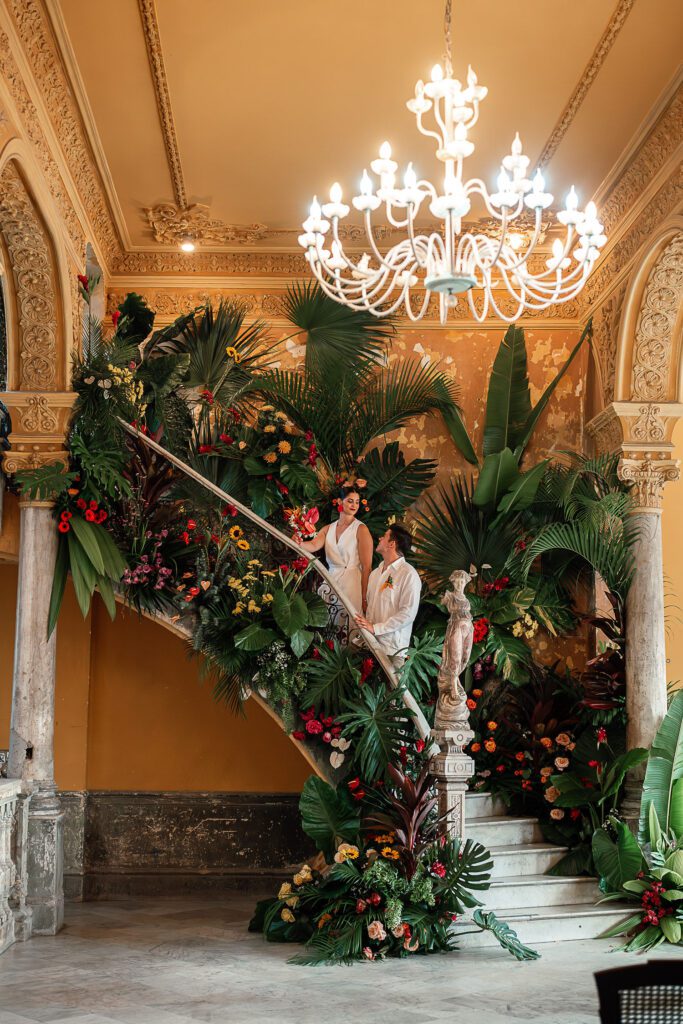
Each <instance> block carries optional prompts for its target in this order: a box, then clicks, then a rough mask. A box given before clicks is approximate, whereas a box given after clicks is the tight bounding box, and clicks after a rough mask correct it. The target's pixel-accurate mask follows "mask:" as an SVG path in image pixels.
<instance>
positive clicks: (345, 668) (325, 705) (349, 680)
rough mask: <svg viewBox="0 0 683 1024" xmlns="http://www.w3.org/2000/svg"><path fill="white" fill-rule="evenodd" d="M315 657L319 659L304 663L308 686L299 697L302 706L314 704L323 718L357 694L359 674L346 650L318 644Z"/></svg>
mask: <svg viewBox="0 0 683 1024" xmlns="http://www.w3.org/2000/svg"><path fill="white" fill-rule="evenodd" d="M319 654H320V657H319V659H317V660H316V659H309V660H308V661H306V662H305V663H304V669H305V672H306V677H307V679H308V686H307V687H306V691H305V693H304V694H303V697H302V698H301V701H302V707H309V706H310V705H315V707H316V708H320V709H322V710H323V711H324V712H325V714H326V715H332V714H336V713H337V712H338V711H339V709H340V708H341V707H342V706H343V705H344V703H345V701H346V700H347V699H348V698H349V697H351V696H352V695H353V694H355V693H357V692H358V683H359V680H360V672H359V671H358V669H357V668H356V667H355V666H354V664H353V657H352V650H351V648H349V647H343V646H341V645H340V644H335V646H334V649H333V650H330V649H329V648H328V647H327V646H326V645H321V647H320V651H319Z"/></svg>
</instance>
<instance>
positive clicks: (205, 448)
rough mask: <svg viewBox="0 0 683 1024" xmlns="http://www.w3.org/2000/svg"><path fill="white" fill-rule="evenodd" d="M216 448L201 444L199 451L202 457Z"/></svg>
mask: <svg viewBox="0 0 683 1024" xmlns="http://www.w3.org/2000/svg"><path fill="white" fill-rule="evenodd" d="M214 448H215V445H213V444H200V446H199V448H198V449H197V451H198V452H199V454H200V455H208V454H209V452H212V451H213V450H214Z"/></svg>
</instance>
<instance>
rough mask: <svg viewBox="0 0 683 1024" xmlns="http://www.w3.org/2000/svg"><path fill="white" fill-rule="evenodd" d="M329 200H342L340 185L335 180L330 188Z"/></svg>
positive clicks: (335, 201)
mask: <svg viewBox="0 0 683 1024" xmlns="http://www.w3.org/2000/svg"><path fill="white" fill-rule="evenodd" d="M330 200H331V201H332V202H333V203H341V201H342V187H341V185H340V184H339V182H338V181H335V183H334V185H333V186H332V188H331V189H330Z"/></svg>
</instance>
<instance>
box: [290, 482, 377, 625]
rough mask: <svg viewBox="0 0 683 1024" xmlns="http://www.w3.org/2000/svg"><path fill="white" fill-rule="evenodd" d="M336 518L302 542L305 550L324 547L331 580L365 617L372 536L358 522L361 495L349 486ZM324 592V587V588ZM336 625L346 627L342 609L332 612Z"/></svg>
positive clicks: (344, 493) (341, 499)
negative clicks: (311, 537)
mask: <svg viewBox="0 0 683 1024" xmlns="http://www.w3.org/2000/svg"><path fill="white" fill-rule="evenodd" d="M339 497H340V504H339V505H338V508H339V519H337V520H336V521H335V522H333V523H329V524H328V525H327V526H323V528H322V530H320V532H319V533H317V534H316V536H315V537H314V538H313V540H308V541H304V542H303V543H302V544H301V547H302V548H304V550H305V551H311V552H313V551H320V550H321V548H323V547H324V548H325V558H326V559H327V565H328V569H329V573H330V576H331V577H332V581H333V583H334V585H335V587H336V588H337V590H339V591H340V592H341V593H342V594H343V595H344V597H345V598H346V600H347V601H348V602H349V604H350V605H351V606H352V608H353V609H354V610H356V609H361V611H362V614H363V615H365V613H366V611H367V607H368V597H367V594H368V578H369V576H370V570H371V568H372V535H371V533H370V531H369V530H368V528H367V526H365V525H364V524H363V523H361V522H360V521H359V520H358V509H359V508H360V494H359V493H358V491H357V490H356V489H355V487H354V486H353V485H352V484H349V485H346V486H344V487H342V489H341V492H340V495H339ZM321 589H326V587H325V585H323V588H321ZM332 621H333V622H334V624H335V625H344V626H347V627H348V616H347V614H346V612H345V611H344V609H343V608H339V609H335V610H333V611H332Z"/></svg>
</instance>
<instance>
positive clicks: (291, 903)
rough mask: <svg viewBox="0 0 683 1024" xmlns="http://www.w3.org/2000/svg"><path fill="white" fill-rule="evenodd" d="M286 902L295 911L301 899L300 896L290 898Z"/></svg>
mask: <svg viewBox="0 0 683 1024" xmlns="http://www.w3.org/2000/svg"><path fill="white" fill-rule="evenodd" d="M285 902H286V904H287V906H288V907H291V908H292V910H294V908H295V907H296V905H297V903H298V902H299V897H298V896H290V897H289V899H288V900H285Z"/></svg>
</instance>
